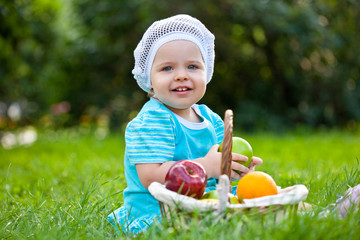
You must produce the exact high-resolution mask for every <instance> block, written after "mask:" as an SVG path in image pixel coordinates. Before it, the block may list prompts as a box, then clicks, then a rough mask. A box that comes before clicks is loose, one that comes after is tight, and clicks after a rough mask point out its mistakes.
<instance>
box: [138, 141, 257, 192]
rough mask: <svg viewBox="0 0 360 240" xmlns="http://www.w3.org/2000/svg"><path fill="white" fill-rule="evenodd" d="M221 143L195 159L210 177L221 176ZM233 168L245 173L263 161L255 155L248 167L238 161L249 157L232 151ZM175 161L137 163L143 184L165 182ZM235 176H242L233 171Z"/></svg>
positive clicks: (146, 186)
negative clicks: (203, 155) (219, 150)
mask: <svg viewBox="0 0 360 240" xmlns="http://www.w3.org/2000/svg"><path fill="white" fill-rule="evenodd" d="M218 148H219V145H214V146H213V147H212V148H211V149H210V150H209V152H208V153H207V154H206V156H205V157H203V158H198V159H194V161H196V162H198V163H200V164H201V165H202V166H203V167H204V168H205V171H206V173H207V176H208V178H211V177H214V178H219V176H220V166H221V152H218ZM232 160H233V162H232V166H231V167H232V169H236V170H240V171H242V172H244V173H247V172H249V171H252V170H253V169H254V166H255V165H259V164H261V163H262V160H261V159H259V158H257V157H253V159H252V163H251V167H250V168H247V167H245V166H244V165H242V164H240V163H238V162H237V161H247V157H245V156H243V155H240V154H236V153H232ZM174 163H175V162H174V161H169V162H165V163H139V164H136V170H137V172H138V175H139V179H140V181H141V183H142V185H143V186H144V187H145V188H148V187H149V185H150V184H151V183H152V182H160V183H165V176H166V174H167V172H168V170H169V168H170V167H171V165H172V164H174ZM232 177H233V178H240V175H238V174H237V173H236V172H234V171H232Z"/></svg>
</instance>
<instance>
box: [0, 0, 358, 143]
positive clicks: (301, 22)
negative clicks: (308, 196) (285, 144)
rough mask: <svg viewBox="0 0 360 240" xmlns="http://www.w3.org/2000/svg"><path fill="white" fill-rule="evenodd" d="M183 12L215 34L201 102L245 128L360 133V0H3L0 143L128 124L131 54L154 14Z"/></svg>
mask: <svg viewBox="0 0 360 240" xmlns="http://www.w3.org/2000/svg"><path fill="white" fill-rule="evenodd" d="M178 13H187V14H190V15H192V16H194V17H196V18H198V19H199V20H201V21H202V22H203V23H204V24H205V25H206V26H207V27H208V28H209V29H210V30H211V31H212V32H213V33H214V34H215V37H216V65H215V72H214V77H213V79H212V81H211V82H210V84H209V85H208V90H207V93H206V96H205V97H204V98H203V99H202V100H201V103H206V104H207V105H208V106H209V107H210V108H212V109H213V110H214V111H216V112H217V113H219V115H220V116H222V115H223V113H224V111H225V110H226V109H228V108H230V109H233V111H234V114H235V119H234V124H235V127H236V128H237V129H241V130H243V131H256V130H265V131H277V132H279V131H287V130H290V129H293V128H298V127H299V126H301V127H306V128H310V129H318V128H340V129H345V130H346V131H351V132H359V131H360V129H359V128H360V127H359V126H360V125H359V122H360V86H359V84H360V73H359V72H360V68H359V66H360V57H359V56H360V48H359V46H358V45H359V39H360V32H359V29H360V2H359V1H356V0H349V1H335V0H319V1H311V0H297V1H296V0H293V1H292V0H287V1H280V0H272V1H267V0H255V1H244V0H197V1H193V0H191V1H190V0H186V1H181V3H180V2H179V1H173V0H167V1H164V0H158V1H156V0H150V1H148V0H118V1H113V0H102V1H98V0H14V1H7V0H0V140H1V145H2V146H3V148H13V147H16V146H22V145H28V144H31V143H32V142H34V141H36V139H37V136H38V131H39V130H40V129H59V128H67V127H74V126H78V127H79V129H92V130H94V134H95V135H96V137H98V138H99V139H102V138H104V137H106V136H107V135H108V134H109V133H111V132H117V131H123V129H124V127H125V126H126V124H127V122H128V121H129V120H130V119H131V118H133V117H134V116H135V115H136V113H137V111H139V110H140V108H141V106H142V104H143V103H144V102H145V101H147V96H146V93H144V92H143V91H142V90H141V89H140V88H139V87H138V86H137V84H136V81H135V80H134V79H133V77H132V75H131V70H132V68H133V63H134V59H133V50H134V49H135V47H136V44H137V43H138V41H139V40H140V38H141V36H142V34H143V32H144V31H145V30H146V28H147V27H148V26H149V25H150V24H151V23H152V22H153V21H155V20H158V19H161V18H165V17H169V16H171V15H174V14H178Z"/></svg>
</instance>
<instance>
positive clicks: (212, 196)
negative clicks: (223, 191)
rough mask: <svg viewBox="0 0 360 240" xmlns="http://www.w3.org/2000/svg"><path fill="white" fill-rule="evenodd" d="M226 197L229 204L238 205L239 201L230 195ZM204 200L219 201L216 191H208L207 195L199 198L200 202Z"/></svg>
mask: <svg viewBox="0 0 360 240" xmlns="http://www.w3.org/2000/svg"><path fill="white" fill-rule="evenodd" d="M228 197H229V199H228V200H229V202H230V203H231V204H238V203H240V201H239V199H238V198H237V197H236V196H235V195H234V194H232V193H228ZM204 199H219V195H218V193H217V191H216V190H212V191H209V192H207V193H205V194H204V195H203V196H202V197H201V200H204Z"/></svg>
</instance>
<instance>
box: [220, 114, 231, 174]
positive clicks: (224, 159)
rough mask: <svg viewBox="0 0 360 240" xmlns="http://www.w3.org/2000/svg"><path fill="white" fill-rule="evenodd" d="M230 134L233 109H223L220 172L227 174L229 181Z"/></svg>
mask: <svg viewBox="0 0 360 240" xmlns="http://www.w3.org/2000/svg"><path fill="white" fill-rule="evenodd" d="M232 136H233V111H232V110H230V109H228V110H226V111H225V117H224V139H223V143H222V151H221V169H220V172H221V174H225V175H227V176H228V178H229V180H230V181H231V161H232V156H231V152H232V151H231V150H232Z"/></svg>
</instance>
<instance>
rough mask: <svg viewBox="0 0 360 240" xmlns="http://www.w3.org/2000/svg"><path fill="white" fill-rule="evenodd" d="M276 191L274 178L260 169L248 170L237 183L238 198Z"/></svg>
mask: <svg viewBox="0 0 360 240" xmlns="http://www.w3.org/2000/svg"><path fill="white" fill-rule="evenodd" d="M277 193H278V190H277V187H276V183H275V181H274V179H273V178H272V177H271V176H270V175H269V174H267V173H264V172H261V171H254V172H249V173H247V174H245V176H243V177H242V178H241V179H240V180H239V182H238V185H237V190H236V195H237V197H238V199H251V198H258V197H264V196H269V195H276V194H277Z"/></svg>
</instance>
